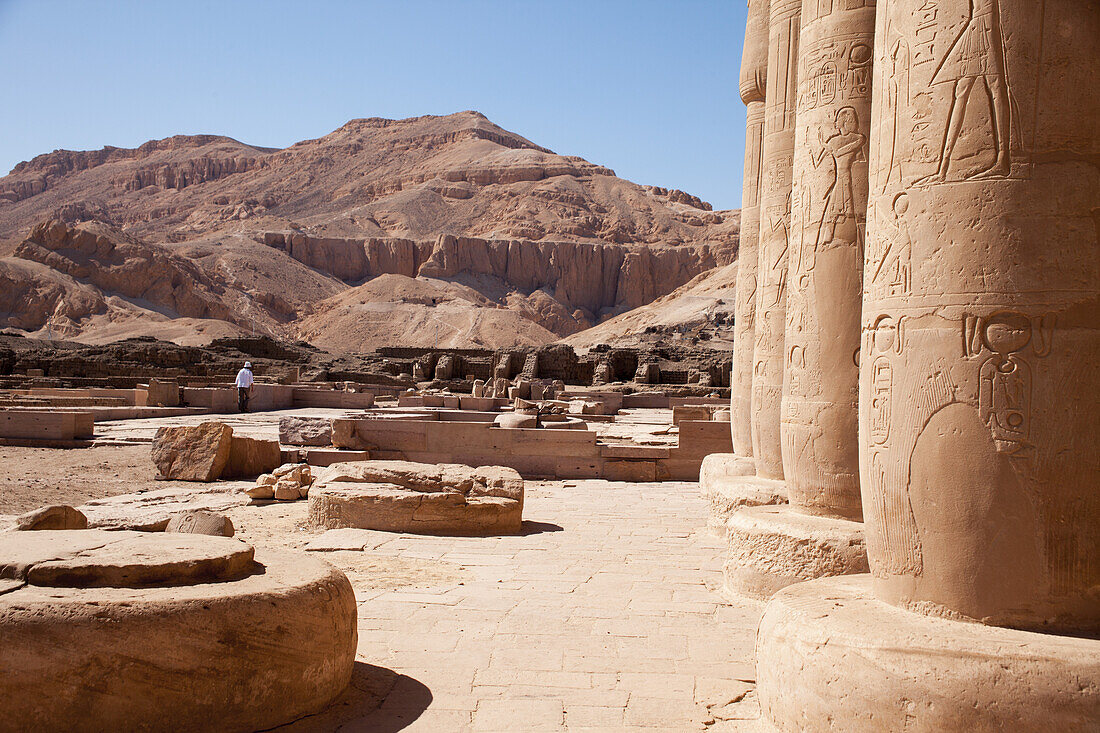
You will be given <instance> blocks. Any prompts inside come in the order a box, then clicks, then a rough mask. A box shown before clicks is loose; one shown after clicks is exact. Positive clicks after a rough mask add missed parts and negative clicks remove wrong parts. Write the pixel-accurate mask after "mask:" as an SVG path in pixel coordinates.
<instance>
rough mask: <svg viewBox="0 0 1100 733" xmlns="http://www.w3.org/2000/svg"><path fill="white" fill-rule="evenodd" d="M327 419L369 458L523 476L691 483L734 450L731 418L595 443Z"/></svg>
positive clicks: (589, 437)
mask: <svg viewBox="0 0 1100 733" xmlns="http://www.w3.org/2000/svg"><path fill="white" fill-rule="evenodd" d="M441 414H442V413H435V414H431V415H416V416H412V417H408V416H405V417H401V418H389V417H366V418H346V419H336V420H333V421H332V443H333V445H334V446H335V447H336V448H342V449H347V450H358V451H368V452H369V453H370V456H371V458H372V459H383V460H406V461H416V462H420V463H462V464H466V465H468V466H493V465H496V466H507V467H509V468H514V469H516V470H517V471H519V473H520V474H521V475H523V476H524V477H542V476H547V477H553V478H563V479H565V478H607V479H610V480H619V481H696V480H698V478H699V467H700V465H701V464H702V461H703V458H704V457H705V456H706V455H708V454H710V453H729V452H731V451H732V449H733V446H732V439H731V437H730V430H729V423H723V422H710V421H698V422H696V421H684V422H682V423H681V424H680V441H679V444H678V445H677V446H676V447H667V448H666V447H660V446H635V445H601V444H598V443H597V441H596V434H595V433H594V432H592V431H590V430H548V429H534V428H502V427H497V426H495V425H492V424H489V423H485V422H466V421H463V422H459V421H453V420H442V419H440V415H441Z"/></svg>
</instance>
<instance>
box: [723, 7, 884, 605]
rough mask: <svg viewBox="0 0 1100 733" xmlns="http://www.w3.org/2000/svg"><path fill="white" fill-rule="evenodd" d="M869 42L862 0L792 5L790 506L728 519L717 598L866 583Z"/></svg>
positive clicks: (785, 419) (786, 407)
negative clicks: (863, 425) (863, 325)
mask: <svg viewBox="0 0 1100 733" xmlns="http://www.w3.org/2000/svg"><path fill="white" fill-rule="evenodd" d="M874 33H875V4H874V0H844V1H843V2H832V1H831V0H826V1H825V2H822V0H804V2H803V3H802V7H801V28H800V30H799V38H798V96H797V99H798V104H797V114H796V116H795V135H794V137H795V147H794V162H793V166H792V170H793V174H792V175H793V185H792V194H791V202H792V206H791V226H790V238H789V249H788V272H787V302H786V336H785V340H784V351H785V354H784V366H785V369H784V371H783V374H784V385H783V401H782V407H783V413H782V421H781V423H780V426H779V434H780V437H781V438H782V455H783V476H784V481H783V482H782V483H783V484H784V485H785V489H786V493H787V496H788V498H789V500H790V505H789V506H755V507H745V508H742V509H740V510H739V511H738V512H736V513H735V514H732V515H731V516H730V517H729V519H728V521H727V524H726V539H727V543H728V546H729V553H728V556H727V560H726V566H725V581H726V589H727V590H728V591H729V592H731V593H736V594H737V595H741V596H752V597H757V598H767V597H768V596H771V595H772V594H774V593H775V592H776V591H778V590H779V589H781V588H783V587H785V586H788V585H791V584H793V583H797V582H801V581H805V580H810V579H813V578H819V577H822V576H826V575H845V574H851V573H865V572H867V552H866V550H865V548H864V543H863V525H862V524H861V523H860V522H859V521H858V520H859V519H860V518H861V516H862V511H861V503H860V487H859V450H858V438H857V417H858V409H857V395H858V383H859V371H858V367H857V364H856V356H857V352H858V350H859V343H860V337H859V335H860V330H859V323H860V308H861V295H862V293H861V287H860V284H861V282H862V272H863V244H864V238H865V234H866V220H867V219H866V214H867V154H868V139H869V133H870V126H871V62H872V57H873V52H872V47H873V44H874ZM769 142H770V138H769ZM758 465H759V459H758ZM853 520H854V521H853Z"/></svg>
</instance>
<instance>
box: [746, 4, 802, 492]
mask: <svg viewBox="0 0 1100 733" xmlns="http://www.w3.org/2000/svg"><path fill="white" fill-rule="evenodd" d="M801 10H802V0H771V3H770V7H769V20H768V81H767V99H766V101H765V106H764V139H763V151H764V152H763V157H762V160H763V162H762V164H761V173H760V176H761V179H760V245H759V251H758V253H757V261H758V263H759V264H758V267H757V276H756V281H757V286H756V322H755V342H754V347H753V375H752V444H753V457H754V458H755V459H756V472H757V473H758V474H759V475H760V476H762V477H764V478H769V479H781V478H783V455H782V449H781V441H780V437H779V419H780V406H781V402H782V396H783V367H784V364H785V361H786V354H785V351H784V348H783V344H784V332H785V329H786V318H785V315H784V314H785V308H786V301H787V260H788V257H789V250H790V226H791V207H792V202H791V182H792V178H791V177H792V166H793V162H794V154H795V147H794V138H795V113H796V101H797V93H798V89H797V85H796V77H797V71H798V64H797V59H798V28H799V16H800V13H801Z"/></svg>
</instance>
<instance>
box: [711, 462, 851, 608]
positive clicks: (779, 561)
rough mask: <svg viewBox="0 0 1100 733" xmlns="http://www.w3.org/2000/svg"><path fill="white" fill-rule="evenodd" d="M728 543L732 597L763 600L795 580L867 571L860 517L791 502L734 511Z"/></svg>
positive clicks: (727, 577)
mask: <svg viewBox="0 0 1100 733" xmlns="http://www.w3.org/2000/svg"><path fill="white" fill-rule="evenodd" d="M776 483H782V482H776ZM726 542H727V543H728V550H727V554H726V566H725V571H724V575H725V587H724V592H725V593H727V594H729V595H731V596H738V597H748V598H757V599H767V598H770V597H771V596H772V595H773V594H774V593H775V592H776V591H778V590H780V589H781V588H785V587H787V586H788V585H792V584H794V583H801V582H803V581H806V580H813V579H814V578H822V577H825V576H829V575H850V574H852V573H866V572H868V566H867V550H866V548H865V547H864V544H863V524H862V523H861V522H852V521H849V520H846V519H832V518H830V517H818V516H814V515H812V514H802V513H801V512H799V511H797V510H796V509H795V508H794V507H791V506H789V505H783V506H753V507H745V508H743V509H740V510H738V511H736V512H734V513H733V514H732V515H730V518H729V521H727V522H726Z"/></svg>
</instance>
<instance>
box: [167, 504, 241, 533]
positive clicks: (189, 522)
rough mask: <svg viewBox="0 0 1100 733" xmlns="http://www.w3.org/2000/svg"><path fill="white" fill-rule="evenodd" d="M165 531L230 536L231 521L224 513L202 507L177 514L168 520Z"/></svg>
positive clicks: (231, 530) (231, 529)
mask: <svg viewBox="0 0 1100 733" xmlns="http://www.w3.org/2000/svg"><path fill="white" fill-rule="evenodd" d="M164 531H165V532H175V533H179V534H206V535H212V536H215V537H232V536H233V532H234V530H233V522H232V521H230V519H229V517H227V516H225V515H224V514H217V513H215V512H209V511H206V510H203V509H196V510H195V511H191V512H184V513H182V514H177V515H175V516H174V517H172V518H171V519H170V520H169V521H168V526H167V527H165V528H164Z"/></svg>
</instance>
